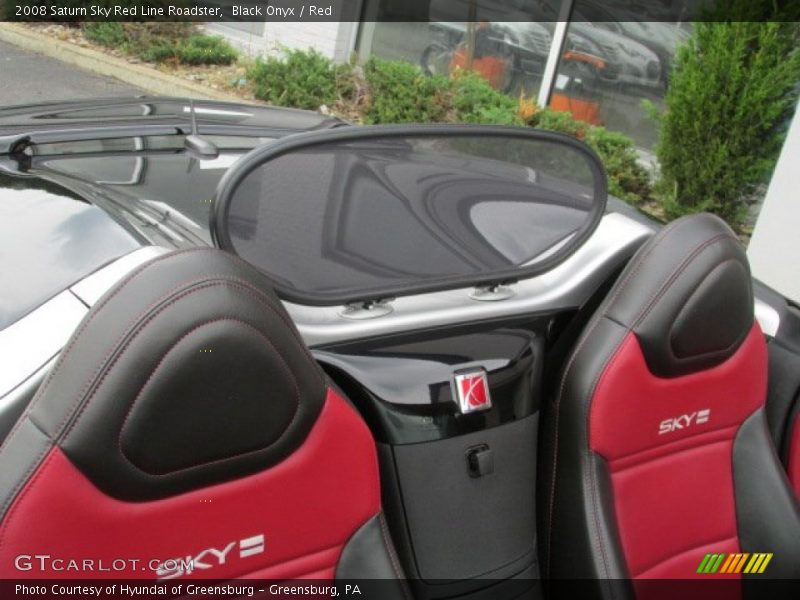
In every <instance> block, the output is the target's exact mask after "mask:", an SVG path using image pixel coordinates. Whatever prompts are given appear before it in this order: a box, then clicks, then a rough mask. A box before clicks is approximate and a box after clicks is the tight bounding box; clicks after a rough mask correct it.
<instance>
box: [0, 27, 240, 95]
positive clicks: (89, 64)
mask: <svg viewBox="0 0 800 600" xmlns="http://www.w3.org/2000/svg"><path fill="white" fill-rule="evenodd" d="M0 41H3V42H6V43H9V44H13V45H15V46H17V47H19V48H22V49H23V50H30V51H31V52H37V53H39V54H43V55H45V56H48V57H50V58H54V59H56V60H60V61H63V62H65V63H69V64H71V65H75V66H76V67H79V68H81V69H85V70H87V71H92V72H93V73H97V74H99V75H105V76H108V77H114V78H116V79H119V80H121V81H124V82H125V83H129V84H130V85H134V86H136V87H139V88H142V89H143V90H145V91H146V92H148V93H151V94H156V95H160V96H188V97H191V98H199V99H204V100H223V101H228V102H238V103H241V102H243V100H242V99H241V98H240V97H238V96H235V95H233V94H227V93H225V92H221V91H219V90H214V89H210V88H208V87H206V86H204V85H200V84H197V83H192V82H191V81H186V80H185V79H181V78H180V77H175V76H173V75H168V74H166V73H162V72H161V71H157V70H155V69H152V68H150V67H146V66H144V65H138V64H131V63H129V62H127V61H125V60H122V59H120V58H117V57H116V56H112V55H110V54H103V53H102V52H98V51H97V50H93V49H91V48H84V47H82V46H77V45H75V44H70V43H69V42H64V41H62V40H58V39H54V38H51V37H49V36H47V35H44V34H42V33H39V32H37V31H32V30H30V29H28V28H26V27H22V26H20V25H17V24H14V23H0Z"/></svg>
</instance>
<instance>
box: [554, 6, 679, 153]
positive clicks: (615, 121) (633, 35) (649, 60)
mask: <svg viewBox="0 0 800 600" xmlns="http://www.w3.org/2000/svg"><path fill="white" fill-rule="evenodd" d="M673 4H681V3H680V2H678V3H673ZM637 7H638V9H637V12H634V11H633V10H632V9H631V3H629V2H626V1H625V0H617V1H616V2H604V3H602V4H601V3H599V2H596V1H594V0H576V1H575V4H574V8H573V12H572V20H571V22H570V24H569V26H568V28H567V38H566V40H565V43H564V51H563V52H562V54H561V57H560V59H559V64H558V71H557V74H556V79H555V82H554V86H553V91H552V95H551V98H550V107H551V108H553V109H555V110H559V111H564V112H570V113H572V114H573V115H574V116H575V117H577V118H578V119H581V120H583V121H586V122H588V123H591V124H594V125H604V126H605V127H607V128H608V129H611V130H614V131H619V132H621V133H624V134H626V135H628V136H630V137H632V138H633V139H634V140H635V141H636V143H637V145H638V146H639V147H640V148H641V149H642V150H645V151H646V150H651V149H652V148H653V147H654V146H655V144H656V141H657V131H656V125H655V123H654V122H653V120H652V119H651V118H650V116H649V114H648V111H647V109H646V108H645V103H644V102H643V101H644V100H647V101H649V102H651V103H653V104H654V105H655V106H656V107H658V108H659V109H660V108H663V98H664V93H665V90H666V85H667V80H668V74H669V70H670V67H671V63H672V57H673V56H674V54H675V50H676V48H677V47H678V45H679V44H681V43H683V42H684V41H685V40H686V39H688V37H689V36H690V35H691V24H690V23H681V22H680V21H679V18H680V17H679V15H680V13H681V10H680V7H678V8H677V9H674V10H675V11H676V12H675V15H674V16H673V17H668V16H666V15H665V14H664V10H665V9H664V5H663V4H661V3H660V2H658V1H657V0H653V1H651V2H650V3H646V2H645V3H642V2H639V3H638V4H637ZM642 7H644V8H645V10H641V9H642ZM667 18H672V19H673V20H671V21H666V20H663V19H667ZM648 19H652V20H648ZM655 19H661V20H655Z"/></svg>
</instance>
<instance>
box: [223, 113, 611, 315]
mask: <svg viewBox="0 0 800 600" xmlns="http://www.w3.org/2000/svg"><path fill="white" fill-rule="evenodd" d="M285 142H286V143H280V142H279V143H278V144H274V145H272V146H270V147H267V148H258V149H256V150H254V151H253V152H251V153H250V154H249V155H246V156H245V157H243V158H242V159H241V160H240V162H239V163H237V164H236V165H234V166H233V167H232V168H231V171H229V173H228V174H227V175H226V176H225V178H224V179H223V181H222V182H221V183H220V188H219V190H218V195H217V206H216V217H217V219H216V222H215V223H213V225H212V227H213V228H215V236H216V240H217V242H218V243H219V244H220V245H221V246H222V247H223V248H226V249H229V250H232V251H234V252H235V253H237V254H239V255H240V256H242V257H243V258H244V259H246V260H247V261H249V262H251V263H252V264H254V265H256V266H257V267H259V268H260V269H261V270H263V271H264V272H266V273H267V274H268V275H270V276H271V277H272V278H273V280H274V281H275V282H276V287H277V289H278V292H279V294H280V295H281V296H282V297H284V298H285V299H289V300H295V301H299V302H301V303H310V304H334V303H340V302H351V301H364V300H370V299H377V298H386V297H390V296H396V295H404V294H410V293H418V292H421V291H432V290H439V289H446V288H453V287H465V286H476V285H491V284H495V283H504V282H507V281H510V280H516V279H519V278H523V277H529V276H532V275H534V274H537V273H540V272H542V271H544V270H547V269H549V268H552V267H553V266H554V265H555V264H557V263H558V262H560V261H561V260H563V259H564V258H566V256H568V255H569V254H570V253H571V252H572V251H574V250H575V248H577V247H578V246H579V245H580V244H581V243H582V242H583V241H584V240H585V239H586V237H587V236H588V235H589V234H590V233H591V231H592V230H593V229H594V227H595V226H596V224H597V222H598V221H599V219H600V217H601V216H602V213H603V210H604V207H605V201H606V189H605V188H606V180H605V175H604V173H603V171H602V166H601V165H600V164H599V161H598V160H597V159H596V157H595V156H594V155H593V154H592V153H591V151H590V150H588V149H587V148H585V147H584V146H583V145H581V144H580V143H578V142H576V141H574V140H571V139H569V138H564V137H561V136H556V135H551V134H544V133H542V132H530V131H525V130H516V129H510V128H496V127H495V128H486V127H454V126H450V127H446V126H444V127H443V126H438V127H425V126H412V127H403V128H398V127H391V128H389V127H374V128H347V130H342V129H339V130H332V131H328V132H322V133H312V134H306V135H303V136H297V137H295V138H293V139H290V140H286V141H285Z"/></svg>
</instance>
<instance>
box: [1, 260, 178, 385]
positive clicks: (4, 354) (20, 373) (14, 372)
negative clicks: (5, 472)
mask: <svg viewBox="0 0 800 600" xmlns="http://www.w3.org/2000/svg"><path fill="white" fill-rule="evenodd" d="M165 252H168V250H166V249H165V248H159V247H156V246H147V247H144V248H140V249H138V250H134V251H133V252H131V253H129V254H126V255H125V256H123V257H121V258H119V259H117V260H115V261H114V262H112V263H111V264H109V265H107V266H105V267H103V268H102V269H99V270H98V271H95V272H94V273H92V274H91V275H89V276H87V277H85V278H84V279H82V280H81V281H79V282H78V283H76V284H75V285H73V286H72V287H71V288H70V289H67V290H64V291H63V292H61V293H60V294H58V295H57V296H54V297H53V298H51V299H50V300H48V301H47V302H45V303H44V304H42V305H41V306H40V307H39V308H37V309H36V310H34V311H31V312H30V313H28V314H27V315H25V316H24V317H23V318H21V319H20V320H19V321H17V322H16V323H12V324H11V325H9V326H8V327H6V328H5V329H3V330H2V331H0V398H2V397H3V396H5V395H6V394H8V393H9V392H11V391H12V390H13V389H14V388H16V387H17V386H18V385H20V384H21V383H22V382H24V381H25V380H27V379H28V378H29V377H31V375H33V374H34V373H35V372H36V371H37V370H39V369H41V367H42V365H44V364H45V363H47V362H48V361H49V360H51V359H52V358H53V357H54V356H56V355H57V354H58V353H59V352H60V351H61V349H62V348H63V347H64V344H65V343H66V342H67V340H68V339H69V338H70V336H71V335H72V332H73V331H75V328H76V327H77V326H78V324H79V323H80V322H81V319H83V317H84V315H85V314H86V313H87V312H89V309H88V308H87V307H88V306H92V305H93V304H94V303H95V302H97V300H98V299H99V298H100V297H101V296H102V295H103V294H105V293H106V291H107V290H108V289H110V288H111V286H113V285H114V284H115V283H116V282H117V281H119V280H120V279H122V278H123V277H124V276H125V275H126V274H127V273H129V272H130V271H132V270H133V269H135V268H136V267H138V266H139V265H141V264H142V263H144V262H146V261H148V260H151V259H153V258H155V257H156V256H159V255H161V254H164V253H165Z"/></svg>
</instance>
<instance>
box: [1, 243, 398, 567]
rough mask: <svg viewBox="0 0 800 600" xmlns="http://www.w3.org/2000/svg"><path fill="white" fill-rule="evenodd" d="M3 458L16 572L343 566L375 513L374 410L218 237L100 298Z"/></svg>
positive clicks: (147, 268)
mask: <svg viewBox="0 0 800 600" xmlns="http://www.w3.org/2000/svg"><path fill="white" fill-rule="evenodd" d="M0 465H2V468H0V576H2V577H3V578H9V579H12V578H21V577H59V578H61V577H89V578H94V577H106V576H108V577H144V578H150V579H155V578H177V577H204V578H214V579H226V578H233V577H249V576H257V577H264V578H279V579H286V578H298V577H311V578H332V577H333V576H334V575H335V574H336V572H337V569H339V568H341V567H342V565H341V560H342V555H343V553H344V552H345V551H346V548H347V546H348V542H351V541H352V540H353V539H355V538H359V537H363V535H362V536H359V535H357V532H360V531H364V530H365V528H370V527H372V525H370V524H371V523H377V519H378V518H379V517H380V486H379V474H378V466H377V458H376V451H375V446H374V443H373V440H372V436H371V434H370V432H369V430H368V429H367V427H366V425H365V424H364V423H363V421H362V420H361V419H360V417H359V415H358V414H357V413H356V412H355V410H354V409H353V408H352V407H351V406H350V405H349V404H348V403H347V401H346V400H345V399H344V398H342V397H341V396H340V395H339V393H337V392H336V391H334V390H333V389H331V387H330V386H329V384H328V382H327V380H326V378H325V376H324V374H323V373H322V371H321V370H320V368H319V367H318V366H317V364H316V363H315V361H314V360H313V359H312V358H311V356H310V355H309V353H308V351H307V350H306V348H305V347H304V345H303V343H302V341H301V340H300V337H299V334H298V333H297V331H296V330H295V328H294V326H293V324H292V323H291V322H290V320H289V317H288V315H287V314H286V313H285V311H284V310H283V307H282V306H281V303H280V301H279V300H278V299H277V298H276V297H275V296H274V294H273V293H272V292H271V290H270V287H269V282H268V281H267V280H265V279H264V277H263V276H262V275H261V274H259V273H258V272H256V271H255V270H253V269H252V268H250V267H249V266H248V265H246V264H244V263H243V262H241V261H239V259H236V258H235V257H232V256H230V255H227V254H225V253H222V252H219V251H215V250H194V251H185V252H177V253H173V254H170V255H165V256H163V257H160V258H158V259H156V260H154V261H151V262H150V263H147V264H146V265H144V266H142V267H141V268H140V269H138V270H137V271H135V272H134V273H133V274H132V275H130V276H129V277H128V278H126V279H125V280H124V281H122V282H121V283H120V284H118V285H117V286H116V287H115V289H113V290H112V291H110V292H109V293H108V294H107V295H106V296H105V297H104V298H103V299H102V300H101V301H100V302H98V304H97V305H96V306H95V307H94V308H93V309H92V310H91V311H90V312H89V314H88V315H87V317H86V319H85V320H84V321H83V322H82V324H81V325H80V327H79V328H78V331H77V332H76V333H75V335H74V336H73V338H72V339H71V340H70V342H69V343H68V345H67V347H66V348H65V349H64V351H63V352H62V355H61V357H60V358H59V361H58V363H57V364H56V366H55V368H54V370H53V372H52V373H51V375H50V376H49V377H48V379H47V381H46V382H45V384H44V385H43V387H42V389H41V390H40V391H39V393H38V394H37V397H36V398H35V399H34V401H33V402H32V404H31V406H30V408H29V410H28V411H27V413H26V414H25V415H24V416H23V418H22V419H21V420H20V421H19V423H18V424H17V426H16V427H15V429H14V430H13V432H12V433H11V434H10V435H9V437H8V438H7V440H6V441H5V443H4V444H3V446H2V448H0ZM370 531H371V529H370ZM387 546H388V540H386V539H385V538H384V539H383V546H382V547H384V548H385V547H387ZM350 554H351V555H353V554H354V553H353V552H350ZM36 555H48V557H49V558H47V559H46V560H44V559H36V558H35V556H36ZM70 561H73V562H70ZM85 561H89V562H85ZM351 562H352V561H351ZM347 569H348V572H352V571H353V569H354V566H353V565H352V564H348V565H347ZM356 570H357V569H356ZM364 575H365V576H376V575H375V574H374V573H370V572H367V573H364ZM378 576H380V575H378Z"/></svg>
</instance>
